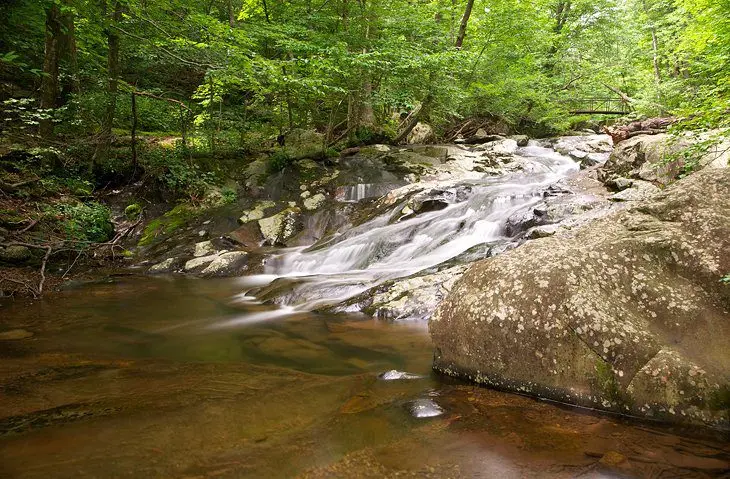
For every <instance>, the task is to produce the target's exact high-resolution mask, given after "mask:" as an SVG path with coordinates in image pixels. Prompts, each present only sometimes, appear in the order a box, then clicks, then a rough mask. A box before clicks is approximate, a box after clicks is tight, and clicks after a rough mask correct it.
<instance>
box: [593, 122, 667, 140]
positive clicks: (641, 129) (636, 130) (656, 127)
mask: <svg viewBox="0 0 730 479" xmlns="http://www.w3.org/2000/svg"><path fill="white" fill-rule="evenodd" d="M676 121H677V119H676V118H671V117H669V118H650V119H648V120H643V121H634V122H631V123H629V124H628V125H614V126H604V127H603V128H601V131H603V132H604V133H607V134H608V135H610V136H611V139H613V143H614V145H615V144H617V143H619V142H621V141H624V140H628V139H629V138H633V137H635V136H639V135H658V134H659V133H664V132H666V131H667V128H668V127H669V126H670V125H672V124H673V123H675V122H676Z"/></svg>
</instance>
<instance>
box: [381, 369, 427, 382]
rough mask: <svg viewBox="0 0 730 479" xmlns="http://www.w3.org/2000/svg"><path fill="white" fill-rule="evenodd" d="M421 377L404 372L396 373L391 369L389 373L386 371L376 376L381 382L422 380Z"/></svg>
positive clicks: (396, 371)
mask: <svg viewBox="0 0 730 479" xmlns="http://www.w3.org/2000/svg"><path fill="white" fill-rule="evenodd" d="M422 378H423V376H420V375H418V374H411V373H407V372H404V371H398V370H396V369H391V370H390V371H386V372H384V373H381V374H378V379H381V380H383V381H399V380H402V379H422Z"/></svg>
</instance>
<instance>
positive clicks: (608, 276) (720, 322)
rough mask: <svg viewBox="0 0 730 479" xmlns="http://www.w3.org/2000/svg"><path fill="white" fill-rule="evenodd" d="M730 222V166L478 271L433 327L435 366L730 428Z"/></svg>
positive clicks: (510, 385)
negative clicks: (729, 281) (729, 280)
mask: <svg viewBox="0 0 730 479" xmlns="http://www.w3.org/2000/svg"><path fill="white" fill-rule="evenodd" d="M609 166H610V165H609ZM634 166H636V165H634ZM728 218H730V169H727V168H725V169H705V170H703V171H700V172H698V173H695V174H692V175H690V176H689V177H687V178H685V179H682V180H680V181H677V182H676V183H674V184H672V185H671V186H669V187H667V188H666V189H664V190H662V191H661V192H659V193H658V194H656V195H654V196H653V197H652V198H651V199H649V200H646V201H644V202H640V203H636V204H635V206H629V207H627V208H626V209H623V210H621V211H618V212H617V213H614V214H612V215H610V216H607V217H605V218H602V219H598V220H596V221H594V222H592V223H589V224H587V225H585V226H584V227H582V228H579V229H577V230H573V231H569V232H567V234H564V235H559V236H554V237H550V238H543V239H539V240H535V241H531V242H528V243H526V244H525V245H523V246H522V247H520V248H517V249H514V250H512V251H509V252H507V253H505V254H503V255H500V256H497V257H494V258H491V259H488V260H484V261H481V262H478V263H476V264H474V265H473V266H472V267H471V268H470V269H469V270H468V271H467V272H466V273H465V274H464V276H463V277H462V278H461V280H460V281H458V282H457V283H456V285H455V286H454V288H453V289H452V291H451V293H450V294H449V295H448V297H447V298H446V299H445V300H444V302H443V303H442V304H441V305H440V307H439V308H438V309H437V311H436V312H435V314H434V315H433V317H432V319H431V322H430V331H431V335H432V337H433V340H434V344H435V347H436V353H435V363H434V367H435V368H436V369H437V370H439V371H441V372H443V373H445V374H448V375H453V376H459V377H463V378H468V379H470V380H472V381H475V382H477V383H481V384H485V385H488V386H491V387H495V388H499V389H505V390H510V391H515V392H521V393H527V394H531V395H535V396H539V397H542V398H548V399H552V400H556V401H561V402H567V403H573V404H578V405H582V406H588V407H594V408H600V409H604V410H609V411H615V412H619V413H624V414H633V415H639V416H643V417H648V418H656V419H661V420H668V421H672V422H689V423H700V424H705V425H710V426H714V427H719V428H729V427H730V285H728V284H726V283H725V282H723V281H722V278H723V277H724V276H725V275H727V274H728V272H730V254H728V252H730V220H729V219H728Z"/></svg>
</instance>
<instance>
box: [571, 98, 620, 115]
mask: <svg viewBox="0 0 730 479" xmlns="http://www.w3.org/2000/svg"><path fill="white" fill-rule="evenodd" d="M563 103H564V104H565V105H566V106H567V108H568V110H570V113H571V114H573V115H591V114H593V115H625V114H627V113H631V111H632V109H631V105H630V104H629V103H628V102H627V101H625V100H624V99H622V98H609V97H594V98H571V99H569V100H564V101H563Z"/></svg>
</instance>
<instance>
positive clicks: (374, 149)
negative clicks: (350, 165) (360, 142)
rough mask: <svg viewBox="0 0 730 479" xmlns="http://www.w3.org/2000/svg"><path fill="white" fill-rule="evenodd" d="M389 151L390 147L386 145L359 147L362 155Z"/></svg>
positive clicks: (375, 154) (373, 154)
mask: <svg viewBox="0 0 730 479" xmlns="http://www.w3.org/2000/svg"><path fill="white" fill-rule="evenodd" d="M389 151H390V147H389V146H388V145H368V146H363V147H361V148H360V154H361V155H362V156H379V155H382V154H383V153H388V152H389Z"/></svg>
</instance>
